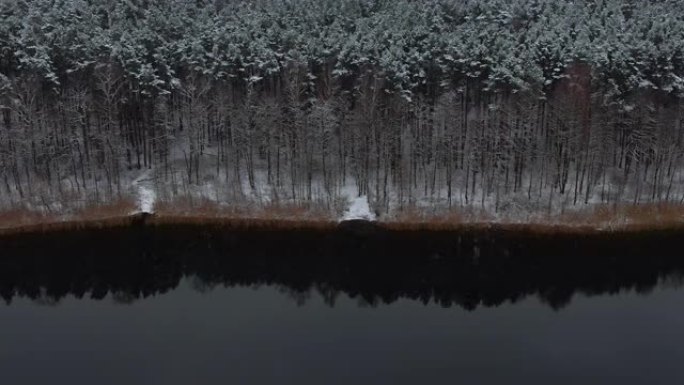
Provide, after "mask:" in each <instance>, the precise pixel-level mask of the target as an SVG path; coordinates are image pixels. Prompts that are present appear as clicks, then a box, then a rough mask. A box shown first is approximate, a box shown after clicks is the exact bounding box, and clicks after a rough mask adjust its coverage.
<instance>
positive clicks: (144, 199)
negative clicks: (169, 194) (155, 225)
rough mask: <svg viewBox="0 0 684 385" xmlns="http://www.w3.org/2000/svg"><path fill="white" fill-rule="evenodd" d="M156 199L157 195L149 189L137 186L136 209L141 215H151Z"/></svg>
mask: <svg viewBox="0 0 684 385" xmlns="http://www.w3.org/2000/svg"><path fill="white" fill-rule="evenodd" d="M156 199H157V194H156V193H155V192H154V190H152V189H151V188H149V187H147V186H145V185H139V186H138V207H139V208H140V211H141V212H143V213H148V214H151V213H153V212H154V211H152V210H153V208H154V202H155V200H156Z"/></svg>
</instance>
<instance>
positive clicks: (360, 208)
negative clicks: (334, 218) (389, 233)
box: [342, 195, 375, 221]
mask: <svg viewBox="0 0 684 385" xmlns="http://www.w3.org/2000/svg"><path fill="white" fill-rule="evenodd" d="M352 219H365V220H367V221H374V220H375V214H373V213H372V212H371V210H370V206H369V205H368V197H366V196H365V195H364V196H360V197H357V198H354V199H353V200H352V201H351V203H350V204H349V208H347V211H346V212H345V213H344V215H343V216H342V220H343V221H348V220H352Z"/></svg>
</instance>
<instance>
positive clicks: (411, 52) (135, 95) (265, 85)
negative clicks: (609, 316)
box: [0, 0, 684, 215]
mask: <svg viewBox="0 0 684 385" xmlns="http://www.w3.org/2000/svg"><path fill="white" fill-rule="evenodd" d="M682 97H684V2H682V1H678V0H653V1H642V0H574V1H573V0H254V1H247V0H243V1H236V0H122V1H112V0H0V110H1V116H2V118H1V119H0V202H1V203H0V205H2V206H3V207H17V206H19V205H21V206H24V207H30V208H33V209H39V210H41V209H47V210H58V209H59V208H60V207H66V206H68V205H82V204H87V203H97V202H110V201H113V200H116V199H123V198H126V197H134V198H135V197H137V196H138V195H143V196H144V197H143V198H144V199H148V198H149V197H150V196H152V197H156V198H157V199H158V200H162V201H170V202H172V201H174V199H188V198H192V199H206V200H212V201H216V202H218V203H220V204H225V205H236V206H240V205H242V206H249V205H259V204H265V203H268V204H274V203H275V204H278V203H280V202H282V203H284V204H285V203H288V204H290V203H296V204H304V205H306V204H311V205H318V206H324V207H327V208H329V209H336V210H339V207H344V204H340V202H341V201H343V200H344V199H349V198H353V197H354V196H366V197H368V202H369V203H370V206H371V209H372V210H373V211H374V212H375V213H376V214H378V215H387V214H388V213H395V212H399V211H402V210H408V209H410V210H415V209H416V208H418V209H421V208H422V209H424V210H428V211H429V210H433V211H435V210H448V209H449V208H452V209H454V210H458V209H463V208H473V209H480V208H484V209H485V210H487V211H488V212H494V213H507V212H511V213H517V212H527V213H534V212H540V211H544V212H554V211H557V210H569V209H572V208H577V207H587V205H596V204H607V203H629V204H638V203H648V202H673V203H680V202H681V201H682V200H684V172H683V171H684V164H683V159H682V157H683V154H684V143H682V133H683V127H682V119H683V117H684V116H683V114H682ZM146 197H147V198H146ZM138 198H139V197H138ZM149 199H151V198H149ZM149 199H148V200H149ZM148 203H149V202H148Z"/></svg>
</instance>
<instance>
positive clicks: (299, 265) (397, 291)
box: [0, 226, 684, 310]
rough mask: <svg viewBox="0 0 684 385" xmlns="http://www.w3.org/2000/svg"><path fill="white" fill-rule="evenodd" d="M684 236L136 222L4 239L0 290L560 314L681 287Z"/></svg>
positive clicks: (51, 298) (42, 298) (51, 297)
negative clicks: (271, 294) (272, 297)
mask: <svg viewBox="0 0 684 385" xmlns="http://www.w3.org/2000/svg"><path fill="white" fill-rule="evenodd" d="M680 236H681V234H678V233H676V232H649V233H639V234H610V235H601V236H598V235H595V236H580V235H560V236H559V235H556V236H540V235H533V234H511V233H506V232H503V231H496V230H489V231H482V232H461V233H456V232H416V231H412V232H383V231H380V230H378V231H370V232H363V233H358V232H354V231H348V230H344V229H342V230H340V231H337V232H324V231H303V230H302V231H294V230H293V231H278V232H275V231H263V230H261V231H230V230H226V229H222V228H218V227H209V226H173V227H172V226H163V227H162V226H157V227H131V228H122V229H110V230H100V231H94V230H88V231H78V232H64V233H49V234H42V235H17V236H13V237H5V238H3V239H0V250H2V255H1V256H0V295H1V296H2V298H3V299H4V300H5V301H6V302H7V303H8V304H10V303H11V301H12V299H13V298H15V297H28V298H31V299H33V300H35V301H37V302H39V303H44V304H48V305H49V304H56V303H58V302H59V300H60V299H62V298H64V297H65V296H67V295H72V296H75V297H77V298H83V297H85V296H88V297H91V298H94V299H103V298H105V297H107V296H108V295H111V297H112V298H113V299H114V300H115V301H117V302H120V303H132V302H134V301H136V300H137V299H140V298H145V297H148V296H152V295H158V294H163V293H166V292H168V291H170V290H173V289H174V288H175V287H177V286H178V284H179V283H180V281H181V279H183V278H184V277H189V278H191V282H192V284H193V286H194V287H195V288H196V289H197V290H199V291H210V290H212V289H213V288H214V287H216V286H217V285H222V286H225V287H236V286H261V285H269V286H276V287H279V288H280V290H282V291H283V292H286V293H287V294H288V295H289V296H290V297H291V298H292V299H293V300H295V301H297V302H298V303H304V302H306V301H307V298H308V297H309V295H310V293H311V291H313V290H315V291H317V292H319V293H320V294H321V295H322V296H323V298H324V299H325V301H326V303H328V304H329V305H330V306H334V305H335V299H336V298H337V297H338V295H339V294H340V293H344V294H346V295H348V296H350V297H352V298H356V299H357V300H358V301H359V303H360V304H363V305H368V306H378V305H381V304H389V303H392V302H393V301H396V300H397V299H399V298H408V299H413V300H417V301H421V302H423V303H428V302H434V303H438V304H440V305H441V306H445V307H447V306H460V307H462V308H464V309H467V310H474V309H476V308H477V307H478V306H485V307H491V306H498V305H500V304H502V303H505V302H516V301H519V300H521V299H523V298H525V297H527V296H537V297H539V298H540V299H541V301H543V302H544V303H546V304H548V305H549V306H551V307H552V308H554V309H561V308H563V307H565V306H567V305H568V304H569V303H570V302H571V300H572V297H573V295H575V294H577V293H581V294H585V295H603V294H615V293H619V292H621V291H626V290H634V291H636V292H639V293H648V292H649V291H650V290H652V289H653V288H655V287H656V286H657V285H659V284H665V283H666V284H672V285H680V282H681V279H682V272H683V271H684V259H682V258H679V257H678V255H677V251H676V248H675V247H674V246H676V244H677V239H678V238H679V237H680Z"/></svg>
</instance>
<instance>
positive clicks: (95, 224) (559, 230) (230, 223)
mask: <svg viewBox="0 0 684 385" xmlns="http://www.w3.org/2000/svg"><path fill="white" fill-rule="evenodd" d="M169 226H170V227H173V226H191V227H195V226H206V227H209V228H212V229H225V230H226V231H283V232H288V231H322V232H338V231H352V232H355V233H364V234H365V233H373V232H391V233H418V232H435V233H444V232H448V233H483V234H507V235H521V236H523V235H524V236H534V235H540V236H554V235H558V236H563V235H566V236H592V235H607V234H638V233H650V232H681V233H682V234H683V235H684V221H652V222H642V223H598V224H596V225H591V224H586V223H584V224H572V223H567V224H561V223H553V222H528V223H521V222H503V221H472V222H449V221H441V220H437V221H435V220H423V221H421V220H411V221H407V220H378V221H368V220H363V219H352V220H333V219H325V218H322V219H313V218H305V219H296V218H295V219H292V218H289V219H288V218H278V217H274V218H261V217H249V216H229V215H226V216H209V215H183V214H156V213H134V214H130V215H115V216H107V217H101V218H86V219H83V218H78V219H63V220H60V219H54V220H45V221H38V222H34V223H19V224H16V225H4V224H0V237H10V236H13V235H19V234H25V235H38V234H43V233H54V232H70V231H82V230H108V229H116V228H128V227H149V228H154V227H169Z"/></svg>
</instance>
